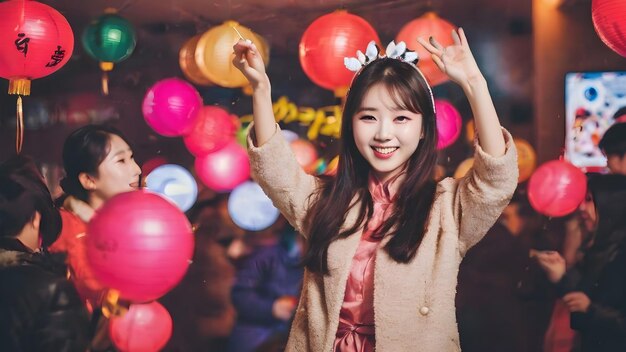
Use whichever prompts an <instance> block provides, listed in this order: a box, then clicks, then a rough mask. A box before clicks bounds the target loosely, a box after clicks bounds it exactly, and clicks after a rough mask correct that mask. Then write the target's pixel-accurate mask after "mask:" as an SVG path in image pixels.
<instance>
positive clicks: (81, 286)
mask: <svg viewBox="0 0 626 352" xmlns="http://www.w3.org/2000/svg"><path fill="white" fill-rule="evenodd" d="M63 167H64V168H65V174H66V176H65V178H63V179H62V180H61V187H62V188H63V191H64V192H65V195H64V196H63V197H61V200H62V206H63V209H61V216H62V218H63V230H62V232H61V236H60V237H59V240H58V241H56V242H55V243H54V244H53V245H52V246H51V247H50V251H51V252H67V253H68V264H69V266H70V275H71V278H72V279H73V281H74V284H75V285H76V288H77V289H78V292H79V293H80V295H81V297H82V298H83V299H84V300H86V303H87V304H88V305H89V306H90V307H97V306H99V305H100V300H101V299H102V297H101V295H102V293H103V291H102V287H101V286H100V284H99V283H98V281H97V280H95V278H93V276H92V274H91V270H89V266H88V264H87V261H86V253H85V243H84V236H85V230H86V224H87V222H89V220H90V219H91V217H92V216H93V213H94V211H95V210H97V209H98V208H100V207H101V206H102V205H103V204H104V203H105V202H106V201H107V200H108V199H109V198H111V197H113V196H114V195H116V194H118V193H122V192H128V191H132V190H134V189H136V188H138V187H139V175H140V174H141V169H140V168H139V166H138V165H137V163H136V162H135V160H134V159H133V152H132V150H131V149H130V147H129V145H128V142H127V140H126V139H125V138H124V136H123V135H122V133H121V132H120V131H118V130H116V129H114V128H112V127H108V126H98V125H87V126H84V127H81V128H79V129H77V130H76V131H74V132H72V134H70V135H69V137H67V139H66V140H65V144H64V145H63Z"/></svg>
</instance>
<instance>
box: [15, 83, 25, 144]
mask: <svg viewBox="0 0 626 352" xmlns="http://www.w3.org/2000/svg"><path fill="white" fill-rule="evenodd" d="M23 143H24V111H23V109H22V96H21V95H18V96H17V131H16V134H15V151H16V152H17V154H19V153H21V152H22V144H23Z"/></svg>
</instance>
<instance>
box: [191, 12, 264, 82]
mask: <svg viewBox="0 0 626 352" xmlns="http://www.w3.org/2000/svg"><path fill="white" fill-rule="evenodd" d="M233 28H237V31H239V33H241V35H242V36H243V37H244V38H246V39H249V40H251V41H252V42H253V43H254V44H255V45H256V47H257V49H258V50H259V52H260V54H261V56H262V57H263V61H264V62H265V65H267V64H268V62H269V48H268V47H266V45H267V43H266V42H265V41H263V40H261V39H260V37H259V36H258V35H257V34H256V33H254V32H252V30H250V29H249V28H247V27H244V26H242V25H240V24H239V23H237V22H235V21H226V22H224V23H223V24H221V25H219V26H216V27H213V28H211V29H209V30H208V31H206V32H205V33H203V34H202V35H201V36H200V38H199V39H198V43H197V44H196V50H195V59H196V65H197V67H198V68H199V69H200V72H201V73H202V75H203V76H205V77H207V78H208V79H209V80H210V81H211V82H213V83H215V84H217V85H218V86H222V87H226V88H240V87H243V86H245V85H247V84H248V80H247V79H246V77H245V76H244V75H243V74H242V73H241V71H239V70H238V69H237V68H236V67H235V66H234V65H233V63H232V60H233V58H234V57H235V54H234V53H233V44H235V43H236V42H237V41H238V40H239V39H240V38H239V35H238V34H237V32H236V31H235V30H234V29H233Z"/></svg>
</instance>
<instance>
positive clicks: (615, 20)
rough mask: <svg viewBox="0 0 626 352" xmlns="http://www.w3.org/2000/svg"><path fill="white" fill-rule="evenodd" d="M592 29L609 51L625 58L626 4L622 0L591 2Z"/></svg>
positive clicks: (594, 0)
mask: <svg viewBox="0 0 626 352" xmlns="http://www.w3.org/2000/svg"><path fill="white" fill-rule="evenodd" d="M591 19H592V21H593V28H595V30H596V33H598V36H599V37H600V39H601V40H602V41H603V42H604V44H606V45H607V46H608V47H609V48H611V50H613V51H615V52H616V53H618V54H620V55H621V56H624V57H626V2H625V1H623V0H593V1H591Z"/></svg>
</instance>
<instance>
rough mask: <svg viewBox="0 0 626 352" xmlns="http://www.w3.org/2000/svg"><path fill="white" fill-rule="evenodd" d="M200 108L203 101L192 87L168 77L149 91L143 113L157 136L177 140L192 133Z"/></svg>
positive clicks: (144, 101) (144, 102)
mask: <svg viewBox="0 0 626 352" xmlns="http://www.w3.org/2000/svg"><path fill="white" fill-rule="evenodd" d="M201 107H202V98H201V97H200V94H198V91H197V90H196V89H195V88H194V87H193V86H192V85H191V84H189V83H187V82H186V81H183V80H182V79H178V78H167V79H164V80H161V81H159V82H157V83H156V84H155V85H153V86H152V87H150V89H148V92H147V93H146V96H145V97H144V99H143V105H142V112H143V118H144V119H145V120H146V123H148V125H149V126H150V127H151V128H152V129H153V130H154V131H155V132H156V133H158V134H160V135H162V136H166V137H175V136H181V135H184V134H187V133H189V132H191V129H192V128H193V126H194V123H195V122H196V117H197V115H198V111H199V110H200V108H201Z"/></svg>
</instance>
